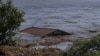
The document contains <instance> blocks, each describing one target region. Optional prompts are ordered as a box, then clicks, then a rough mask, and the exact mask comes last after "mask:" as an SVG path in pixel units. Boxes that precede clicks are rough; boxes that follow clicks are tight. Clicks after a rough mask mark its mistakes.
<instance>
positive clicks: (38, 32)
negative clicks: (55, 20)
mask: <svg viewBox="0 0 100 56" xmlns="http://www.w3.org/2000/svg"><path fill="white" fill-rule="evenodd" d="M20 32H22V33H28V34H32V35H35V36H40V37H46V36H59V35H60V36H63V35H71V34H72V33H68V32H64V31H61V30H59V29H50V28H39V27H29V28H27V29H24V30H21V31H20Z"/></svg>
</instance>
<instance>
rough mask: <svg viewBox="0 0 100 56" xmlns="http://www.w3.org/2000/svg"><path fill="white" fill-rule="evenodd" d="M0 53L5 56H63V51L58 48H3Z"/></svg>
mask: <svg viewBox="0 0 100 56" xmlns="http://www.w3.org/2000/svg"><path fill="white" fill-rule="evenodd" d="M0 53H2V54H4V56H61V50H60V49H57V48H47V49H45V48H44V49H28V48H24V47H13V46H1V47H0ZM0 56H2V55H0Z"/></svg>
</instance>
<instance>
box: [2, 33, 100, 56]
mask: <svg viewBox="0 0 100 56" xmlns="http://www.w3.org/2000/svg"><path fill="white" fill-rule="evenodd" d="M0 53H1V54H0V55H4V56H17V55H19V56H22V55H25V56H32V55H34V56H89V55H91V56H96V55H97V56H99V55H100V34H99V35H97V36H94V37H92V38H90V39H81V40H75V41H73V45H72V47H71V48H70V49H68V50H66V51H62V50H60V49H59V48H49V47H47V48H43V49H41V48H38V49H35V48H34V49H32V48H31V49H30V48H26V47H21V46H0ZM16 53H17V54H16Z"/></svg>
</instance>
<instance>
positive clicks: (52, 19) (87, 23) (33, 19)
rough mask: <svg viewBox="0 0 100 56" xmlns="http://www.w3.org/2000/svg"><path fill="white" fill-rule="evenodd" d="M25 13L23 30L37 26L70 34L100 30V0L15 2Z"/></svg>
mask: <svg viewBox="0 0 100 56" xmlns="http://www.w3.org/2000/svg"><path fill="white" fill-rule="evenodd" d="M13 1H14V4H15V5H16V6H17V7H19V8H20V9H21V10H23V11H25V13H26V14H25V20H26V21H25V22H24V23H22V25H21V29H23V28H27V27H31V26H36V27H47V28H58V29H61V30H65V31H69V32H78V31H85V30H95V29H100V0H13Z"/></svg>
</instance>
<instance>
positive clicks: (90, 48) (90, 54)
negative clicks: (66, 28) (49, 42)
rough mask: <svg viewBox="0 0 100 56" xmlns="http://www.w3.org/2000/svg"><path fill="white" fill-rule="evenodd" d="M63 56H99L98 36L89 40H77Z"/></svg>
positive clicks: (99, 41)
mask: <svg viewBox="0 0 100 56" xmlns="http://www.w3.org/2000/svg"><path fill="white" fill-rule="evenodd" d="M64 56H100V35H97V36H95V37H93V38H91V39H90V40H79V41H76V42H75V43H74V45H73V46H72V47H71V48H70V49H69V50H67V51H66V52H65V53H64Z"/></svg>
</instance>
